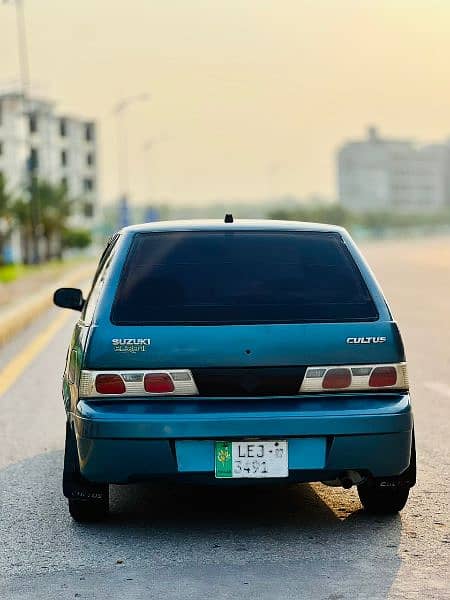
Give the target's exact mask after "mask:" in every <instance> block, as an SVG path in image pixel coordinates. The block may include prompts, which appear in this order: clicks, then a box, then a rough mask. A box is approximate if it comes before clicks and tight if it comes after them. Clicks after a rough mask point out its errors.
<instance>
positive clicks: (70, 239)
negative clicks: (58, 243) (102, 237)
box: [62, 228, 92, 250]
mask: <svg viewBox="0 0 450 600" xmlns="http://www.w3.org/2000/svg"><path fill="white" fill-rule="evenodd" d="M62 242H63V247H64V248H77V249H78V250H83V249H84V248H87V247H88V246H90V245H91V243H92V234H91V232H90V231H89V230H88V229H72V228H71V229H66V230H64V233H63V238H62Z"/></svg>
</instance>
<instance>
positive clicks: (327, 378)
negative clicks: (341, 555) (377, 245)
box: [54, 215, 416, 521]
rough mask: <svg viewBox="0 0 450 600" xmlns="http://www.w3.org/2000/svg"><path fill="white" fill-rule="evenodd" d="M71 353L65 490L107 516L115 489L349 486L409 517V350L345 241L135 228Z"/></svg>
mask: <svg viewBox="0 0 450 600" xmlns="http://www.w3.org/2000/svg"><path fill="white" fill-rule="evenodd" d="M54 301H55V304H57V305H58V306H62V307H65V308H72V309H75V310H79V311H81V316H80V319H79V321H78V323H77V324H76V326H75V330H74V333H73V337H72V340H71V343H70V347H69V351H68V354H67V364H66V368H65V372H64V380H63V398H64V404H65V408H66V413H67V428H66V446H65V461H64V476H63V489H64V494H65V496H66V497H67V498H68V501H69V510H70V513H71V515H72V517H73V518H74V519H76V520H78V521H86V520H93V519H100V518H102V517H105V516H106V515H107V513H108V509H109V484H127V483H131V482H138V481H149V480H155V479H157V478H163V479H168V478H176V479H178V480H182V479H187V480H189V481H191V482H193V481H197V482H203V483H207V482H214V483H216V484H219V485H230V484H236V483H241V484H242V483H244V482H245V483H248V482H253V483H257V482H262V481H264V482H266V483H270V482H271V483H275V482H278V483H279V482H281V481H286V482H313V481H322V482H324V483H327V484H329V485H335V486H342V487H344V488H350V487H351V486H353V485H356V486H357V489H358V493H359V497H360V499H361V502H362V504H363V506H364V507H365V509H366V510H369V511H372V512H379V513H392V512H397V511H399V510H401V509H402V508H403V506H404V505H405V503H406V500H407V498H408V493H409V489H410V488H411V487H412V486H413V485H414V483H415V478H416V462H415V445H414V429H413V416H412V412H411V405H410V397H409V392H408V375H407V368H406V362H405V353H404V349H403V344H402V340H401V337H400V333H399V330H398V327H397V324H396V322H395V321H394V320H393V318H392V315H391V312H390V310H389V307H388V305H387V303H386V300H385V298H384V296H383V293H382V291H381V289H380V287H379V286H378V284H377V282H376V280H375V279H374V276H373V274H372V273H371V271H370V269H369V267H368V266H367V264H366V263H365V261H364V259H363V258H362V256H361V254H360V252H359V251H358V249H357V248H356V246H355V244H354V242H353V241H352V239H351V237H350V236H349V234H348V233H347V232H346V231H345V230H344V229H341V228H339V227H335V226H329V225H317V224H309V223H297V222H282V221H264V220H261V221H246V220H242V221H236V222H234V221H233V218H232V216H231V215H227V217H226V218H225V220H224V221H210V220H205V221H171V222H159V223H151V224H144V225H137V226H133V227H127V228H125V229H123V230H122V231H120V232H119V233H118V234H116V235H114V236H113V237H112V238H111V239H110V241H109V242H108V244H107V247H106V249H105V251H104V252H103V255H102V257H101V259H100V262H99V265H98V268H97V272H96V274H95V277H94V281H93V284H92V288H91V291H90V293H89V295H88V297H87V299H86V300H85V299H84V298H83V296H82V292H81V290H78V289H73V288H62V289H59V290H57V291H56V292H55V296H54Z"/></svg>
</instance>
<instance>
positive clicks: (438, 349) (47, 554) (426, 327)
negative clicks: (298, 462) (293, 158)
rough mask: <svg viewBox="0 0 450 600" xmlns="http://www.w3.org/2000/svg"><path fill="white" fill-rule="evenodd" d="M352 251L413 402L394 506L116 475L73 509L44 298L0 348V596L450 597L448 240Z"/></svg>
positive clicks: (309, 488)
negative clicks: (370, 283)
mask: <svg viewBox="0 0 450 600" xmlns="http://www.w3.org/2000/svg"><path fill="white" fill-rule="evenodd" d="M364 251H365V254H366V256H367V258H368V259H369V262H370V264H371V265H372V267H373V269H374V271H375V273H376V274H377V277H378V279H379V281H380V282H381V284H382V286H383V288H384V290H385V292H386V294H387V296H388V298H389V299H390V302H391V305H392V308H393V310H394V313H395V315H396V317H397V319H398V321H399V322H400V325H401V327H402V331H403V334H404V338H405V343H406V348H407V354H408V360H409V372H410V380H411V382H412V393H413V397H414V403H415V417H416V435H417V446H418V461H419V462H418V464H419V474H418V477H419V479H418V485H417V486H416V488H415V489H414V490H413V492H412V494H411V497H410V502H409V503H408V505H407V507H406V509H405V510H404V511H403V512H402V513H401V515H400V516H394V517H389V518H380V517H371V516H367V515H365V514H364V513H363V512H362V511H361V510H360V504H359V501H358V499H357V495H356V493H355V492H354V491H353V490H349V491H344V490H341V489H332V488H327V487H325V486H322V485H321V484H315V485H303V486H296V487H293V488H290V489H288V490H286V489H270V490H267V491H264V492H261V490H255V489H248V490H246V491H245V492H242V491H240V490H231V491H226V492H224V491H223V490H217V489H214V488H206V489H205V488H191V487H168V486H164V485H159V486H149V485H135V486H127V487H115V488H113V492H112V515H111V518H110V520H109V521H107V522H106V523H103V524H100V525H98V524H96V525H94V524H92V525H79V524H76V523H73V522H72V521H71V519H70V517H69V515H68V513H67V510H66V505H65V500H64V498H63V497H62V493H61V482H60V480H61V469H62V447H63V432H64V413H63V408H62V402H61V398H60V380H61V373H62V369H63V364H64V358H65V351H66V347H67V343H68V339H69V336H70V331H71V327H72V323H73V321H74V317H75V315H74V314H70V313H69V312H65V313H64V312H58V311H57V310H56V309H54V310H51V311H49V312H48V314H46V315H44V316H43V317H42V318H41V319H40V320H39V321H38V322H36V323H34V324H33V325H32V326H31V327H30V328H29V329H28V330H27V331H25V332H23V333H22V334H20V335H18V336H17V337H16V339H14V340H13V341H12V342H11V343H10V344H9V345H8V346H7V347H4V348H3V349H2V350H1V351H0V444H1V446H0V598H1V599H2V600H6V599H8V600H9V599H13V600H18V599H22V598H23V599H25V598H26V599H27V600H28V599H29V598H32V599H33V600H35V599H41V598H45V599H50V600H54V599H64V600H66V599H68V598H82V599H94V598H95V599H106V598H108V599H115V598H121V599H127V600H128V599H135V598H136V599H144V598H145V599H148V598H165V599H187V598H192V599H195V600H202V599H208V600H209V599H217V600H219V599H225V598H226V599H241V598H245V599H246V600H250V599H258V600H260V599H261V600H266V599H267V600H268V599H288V598H289V599H290V598H292V599H294V598H295V599H309V598H313V599H316V598H317V599H321V600H341V599H342V600H343V599H351V598H358V599H367V600H377V599H382V598H391V599H398V598H408V599H409V598H420V599H427V600H428V599H433V598H439V599H441V598H450V588H449V585H448V581H447V579H448V573H449V549H450V546H449V541H450V538H449V533H448V523H447V515H448V499H449V496H448V490H449V487H448V484H449V464H448V457H449V456H450V442H449V440H450V426H449V423H450V419H449V415H450V408H449V407H450V301H449V299H450V239H447V240H432V241H427V242H425V241H412V242H408V243H406V242H372V243H369V244H366V245H365V247H364ZM62 315H63V316H62Z"/></svg>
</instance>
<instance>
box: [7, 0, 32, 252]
mask: <svg viewBox="0 0 450 600" xmlns="http://www.w3.org/2000/svg"><path fill="white" fill-rule="evenodd" d="M4 2H5V3H7V2H8V0H4ZM12 2H13V3H14V6H15V9H16V25H17V46H18V54H19V70H20V88H21V97H22V114H23V116H24V117H25V119H27V118H28V117H29V115H30V110H29V91H30V64H29V60H28V42H27V29H26V21H25V4H24V0H12ZM29 136H30V133H29V123H25V138H24V145H25V188H26V190H27V191H28V194H29V202H30V224H31V242H32V254H33V256H32V262H33V263H39V262H40V255H39V220H40V215H39V212H40V211H39V205H38V202H39V199H38V198H37V197H36V198H35V197H34V196H33V183H34V171H35V168H36V165H34V164H32V153H31V142H30V137H29Z"/></svg>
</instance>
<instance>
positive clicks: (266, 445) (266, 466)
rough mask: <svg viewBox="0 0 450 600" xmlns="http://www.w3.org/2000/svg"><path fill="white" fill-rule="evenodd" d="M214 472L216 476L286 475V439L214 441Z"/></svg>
mask: <svg viewBox="0 0 450 600" xmlns="http://www.w3.org/2000/svg"><path fill="white" fill-rule="evenodd" d="M214 462H215V474H216V477H218V478H226V477H232V478H239V477H240V478H255V479H259V478H264V477H287V476H288V474H289V469H288V444H287V441H286V440H253V441H243V442H216V443H215V461H214Z"/></svg>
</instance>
